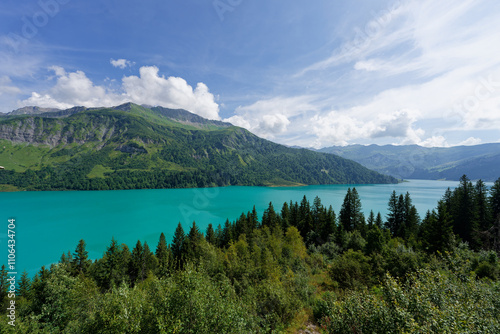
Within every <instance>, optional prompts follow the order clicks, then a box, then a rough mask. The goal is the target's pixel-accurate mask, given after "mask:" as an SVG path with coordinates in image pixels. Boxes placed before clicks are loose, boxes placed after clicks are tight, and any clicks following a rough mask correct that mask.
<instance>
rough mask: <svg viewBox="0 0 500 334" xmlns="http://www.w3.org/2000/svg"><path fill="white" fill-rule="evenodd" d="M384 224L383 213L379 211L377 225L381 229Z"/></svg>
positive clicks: (376, 219)
mask: <svg viewBox="0 0 500 334" xmlns="http://www.w3.org/2000/svg"><path fill="white" fill-rule="evenodd" d="M383 224H384V221H383V220H382V215H381V214H380V212H377V218H375V225H376V226H377V227H378V228H380V229H381V228H382V225H383Z"/></svg>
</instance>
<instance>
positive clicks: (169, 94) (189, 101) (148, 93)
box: [122, 66, 220, 119]
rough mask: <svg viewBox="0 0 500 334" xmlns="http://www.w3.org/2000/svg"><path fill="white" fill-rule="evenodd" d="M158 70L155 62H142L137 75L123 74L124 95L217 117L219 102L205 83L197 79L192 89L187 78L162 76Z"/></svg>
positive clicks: (154, 103)
mask: <svg viewBox="0 0 500 334" xmlns="http://www.w3.org/2000/svg"><path fill="white" fill-rule="evenodd" d="M158 71H159V70H158V68H157V67H156V66H144V67H141V68H140V70H139V73H140V76H139V77H137V76H129V77H124V78H123V79H122V81H123V85H122V86H123V90H124V91H125V95H126V96H127V98H129V99H130V100H131V101H133V102H135V103H139V104H149V105H161V106H163V107H167V108H183V109H186V110H189V111H191V112H193V113H195V114H198V115H200V116H203V117H205V118H209V119H220V117H219V105H218V104H217V103H216V102H215V100H214V96H213V94H212V93H210V92H209V90H208V87H207V86H206V85H205V84H204V83H201V82H200V83H198V84H197V85H196V88H195V89H194V90H193V87H191V86H190V85H188V83H187V82H186V80H184V79H182V78H178V77H168V78H165V77H164V76H159V75H158Z"/></svg>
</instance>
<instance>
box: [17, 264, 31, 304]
mask: <svg viewBox="0 0 500 334" xmlns="http://www.w3.org/2000/svg"><path fill="white" fill-rule="evenodd" d="M30 288H31V280H30V278H29V276H28V272H27V271H26V270H25V271H23V273H22V274H21V278H20V280H19V288H18V289H17V295H18V296H19V297H24V298H28V297H29V293H30Z"/></svg>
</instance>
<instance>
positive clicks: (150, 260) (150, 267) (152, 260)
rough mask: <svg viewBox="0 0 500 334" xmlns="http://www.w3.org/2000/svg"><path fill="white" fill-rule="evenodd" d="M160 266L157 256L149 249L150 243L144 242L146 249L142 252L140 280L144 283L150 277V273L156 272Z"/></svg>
mask: <svg viewBox="0 0 500 334" xmlns="http://www.w3.org/2000/svg"><path fill="white" fill-rule="evenodd" d="M157 266H158V260H157V259H156V257H155V255H154V254H153V252H151V250H150V249H149V245H148V243H147V242H146V241H145V242H144V248H143V251H142V263H141V271H140V275H139V279H140V280H141V282H142V281H144V280H145V279H146V278H147V277H148V273H149V272H155V270H156V268H157Z"/></svg>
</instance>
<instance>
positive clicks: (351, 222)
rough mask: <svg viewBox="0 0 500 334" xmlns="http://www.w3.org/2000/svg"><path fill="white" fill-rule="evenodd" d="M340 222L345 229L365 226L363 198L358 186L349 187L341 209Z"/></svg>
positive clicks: (348, 230)
mask: <svg viewBox="0 0 500 334" xmlns="http://www.w3.org/2000/svg"><path fill="white" fill-rule="evenodd" d="M339 219H340V224H341V225H342V226H343V229H344V231H346V232H350V231H353V230H360V231H361V230H362V229H363V228H364V226H365V218H364V216H363V213H362V212H361V200H360V198H359V195H358V192H357V190H356V188H353V189H352V190H351V188H349V189H347V194H346V196H345V198H344V202H343V203H342V207H341V209H340V218H339Z"/></svg>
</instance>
